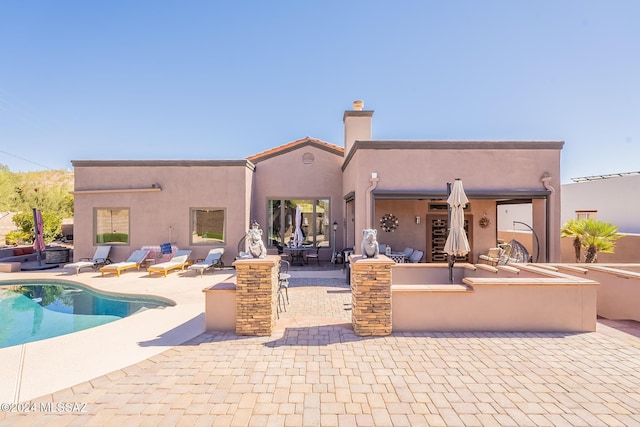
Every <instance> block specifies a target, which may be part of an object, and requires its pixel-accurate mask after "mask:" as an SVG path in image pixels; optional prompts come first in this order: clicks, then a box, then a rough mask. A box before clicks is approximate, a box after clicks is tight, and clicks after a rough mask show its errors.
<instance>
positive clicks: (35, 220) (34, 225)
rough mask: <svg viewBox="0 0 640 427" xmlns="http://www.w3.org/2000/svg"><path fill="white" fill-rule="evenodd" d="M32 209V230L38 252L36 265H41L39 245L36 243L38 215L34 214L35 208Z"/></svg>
mask: <svg viewBox="0 0 640 427" xmlns="http://www.w3.org/2000/svg"><path fill="white" fill-rule="evenodd" d="M32 209H33V230H34V231H35V234H36V236H35V240H34V243H35V244H36V251H37V252H38V265H42V254H41V253H40V245H39V244H38V243H37V242H38V215H37V214H36V208H32Z"/></svg>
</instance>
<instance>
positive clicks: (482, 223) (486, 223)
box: [480, 216, 490, 228]
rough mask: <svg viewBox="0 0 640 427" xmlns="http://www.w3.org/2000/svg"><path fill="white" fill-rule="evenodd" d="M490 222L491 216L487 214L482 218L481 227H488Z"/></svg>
mask: <svg viewBox="0 0 640 427" xmlns="http://www.w3.org/2000/svg"><path fill="white" fill-rule="evenodd" d="M489 223H490V222H489V218H487V217H486V216H485V217H482V218H480V227H482V228H487V227H488V226H489Z"/></svg>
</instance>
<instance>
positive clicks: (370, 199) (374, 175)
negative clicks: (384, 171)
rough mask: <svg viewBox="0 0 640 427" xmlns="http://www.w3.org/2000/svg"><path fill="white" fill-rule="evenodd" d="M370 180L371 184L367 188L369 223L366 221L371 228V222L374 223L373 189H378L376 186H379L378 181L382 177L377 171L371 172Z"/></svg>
mask: <svg viewBox="0 0 640 427" xmlns="http://www.w3.org/2000/svg"><path fill="white" fill-rule="evenodd" d="M369 181H370V182H371V185H370V186H369V188H367V199H366V200H367V204H368V206H367V223H366V228H371V224H372V223H373V194H372V193H373V190H375V189H376V187H377V186H378V181H380V178H378V174H377V173H375V172H372V173H371V178H369Z"/></svg>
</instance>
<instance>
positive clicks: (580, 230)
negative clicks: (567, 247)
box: [560, 219, 584, 262]
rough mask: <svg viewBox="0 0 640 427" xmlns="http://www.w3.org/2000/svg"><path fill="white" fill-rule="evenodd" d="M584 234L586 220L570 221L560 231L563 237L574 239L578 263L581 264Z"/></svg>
mask: <svg viewBox="0 0 640 427" xmlns="http://www.w3.org/2000/svg"><path fill="white" fill-rule="evenodd" d="M583 234H584V220H580V219H570V220H569V221H567V222H566V223H565V224H564V225H563V226H562V229H560V236H561V237H573V250H574V251H575V253H576V262H580V251H581V248H582V236H583Z"/></svg>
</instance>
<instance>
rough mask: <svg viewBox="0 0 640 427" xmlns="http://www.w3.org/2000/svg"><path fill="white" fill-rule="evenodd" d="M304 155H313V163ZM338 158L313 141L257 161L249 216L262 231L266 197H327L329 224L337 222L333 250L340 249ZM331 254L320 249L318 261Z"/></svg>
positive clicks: (340, 197) (265, 214) (265, 220)
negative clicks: (305, 159)
mask: <svg viewBox="0 0 640 427" xmlns="http://www.w3.org/2000/svg"><path fill="white" fill-rule="evenodd" d="M305 154H311V155H313V158H314V161H313V163H309V164H307V163H305V162H303V160H302V157H303V156H304V155H305ZM342 160H343V158H342V155H338V154H336V153H334V152H331V151H327V150H325V149H322V148H319V147H316V146H315V145H313V144H307V145H304V144H303V145H301V146H299V147H298V148H295V149H293V150H290V151H286V152H283V153H281V154H279V155H277V156H274V157H271V158H268V159H266V160H262V161H260V162H258V163H257V164H256V169H255V174H254V186H253V191H254V192H253V195H254V197H253V202H252V204H253V206H252V212H251V218H252V219H254V218H255V219H256V220H257V221H258V223H259V224H260V225H261V226H262V228H263V229H265V232H266V229H267V210H268V209H267V208H268V205H267V203H268V200H270V199H329V202H330V209H331V212H330V218H329V223H330V224H332V223H333V222H334V221H337V222H338V224H340V226H339V227H338V230H337V231H336V240H337V241H338V242H339V244H338V246H339V247H338V248H337V249H342V245H341V244H340V242H342V234H343V233H342V230H343V227H342V224H343V219H342V218H343V217H342V196H341V195H342V193H341V188H342V172H341V166H342ZM330 228H331V227H330ZM331 238H333V236H332V237H331ZM265 241H267V239H266V238H265ZM331 253H332V249H325V248H323V249H321V251H320V257H321V260H327V259H330V257H331Z"/></svg>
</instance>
